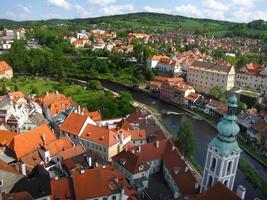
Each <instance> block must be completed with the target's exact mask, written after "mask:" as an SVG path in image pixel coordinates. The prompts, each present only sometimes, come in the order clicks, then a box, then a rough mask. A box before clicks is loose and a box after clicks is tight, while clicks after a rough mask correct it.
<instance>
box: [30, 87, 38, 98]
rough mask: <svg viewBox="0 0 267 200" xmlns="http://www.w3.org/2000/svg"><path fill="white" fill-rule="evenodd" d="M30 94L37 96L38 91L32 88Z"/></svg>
mask: <svg viewBox="0 0 267 200" xmlns="http://www.w3.org/2000/svg"><path fill="white" fill-rule="evenodd" d="M31 94H35V95H37V96H39V91H38V89H37V88H36V87H33V88H32V91H31Z"/></svg>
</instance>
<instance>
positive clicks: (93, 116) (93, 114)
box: [85, 111, 102, 121]
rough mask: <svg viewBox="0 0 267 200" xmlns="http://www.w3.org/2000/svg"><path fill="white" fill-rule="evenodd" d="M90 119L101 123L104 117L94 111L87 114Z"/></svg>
mask: <svg viewBox="0 0 267 200" xmlns="http://www.w3.org/2000/svg"><path fill="white" fill-rule="evenodd" d="M85 115H87V116H88V117H90V118H91V119H92V120H94V121H101V119H102V117H101V114H100V112H99V111H94V112H88V113H85Z"/></svg>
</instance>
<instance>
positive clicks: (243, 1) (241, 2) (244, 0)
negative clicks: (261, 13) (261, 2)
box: [232, 0, 255, 8]
mask: <svg viewBox="0 0 267 200" xmlns="http://www.w3.org/2000/svg"><path fill="white" fill-rule="evenodd" d="M254 1H255V0H232V4H233V5H237V6H242V7H245V8H251V7H253V6H254Z"/></svg>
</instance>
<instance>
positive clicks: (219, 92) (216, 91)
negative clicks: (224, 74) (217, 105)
mask: <svg viewBox="0 0 267 200" xmlns="http://www.w3.org/2000/svg"><path fill="white" fill-rule="evenodd" d="M209 93H210V95H212V96H213V97H214V98H216V99H218V100H219V99H220V98H222V97H223V92H222V90H221V88H219V87H218V86H215V87H213V88H211V89H210V92H209Z"/></svg>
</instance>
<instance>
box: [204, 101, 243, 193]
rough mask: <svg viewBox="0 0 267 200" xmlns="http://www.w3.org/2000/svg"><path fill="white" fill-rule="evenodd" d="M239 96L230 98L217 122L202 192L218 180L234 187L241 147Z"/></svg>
mask: <svg viewBox="0 0 267 200" xmlns="http://www.w3.org/2000/svg"><path fill="white" fill-rule="evenodd" d="M236 110H237V98H236V97H235V96H231V97H229V99H228V110H227V113H225V115H224V117H223V119H222V120H220V122H219V123H218V124H217V130H218V135H217V136H216V137H215V138H213V139H212V140H211V141H210V142H209V144H208V150H207V156H206V162H205V168H204V174H203V179H202V185H201V192H203V191H205V190H206V189H208V188H209V187H210V186H212V185H214V184H215V183H217V182H218V181H220V182H222V183H223V184H225V185H226V186H227V187H228V188H229V189H230V190H232V189H233V185H234V181H235V175H236V170H237V166H238V161H239V157H240V153H241V149H240V148H239V146H238V143H237V141H236V136H237V134H238V133H239V131H240V129H239V126H238V125H237V123H236V119H237V117H236Z"/></svg>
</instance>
